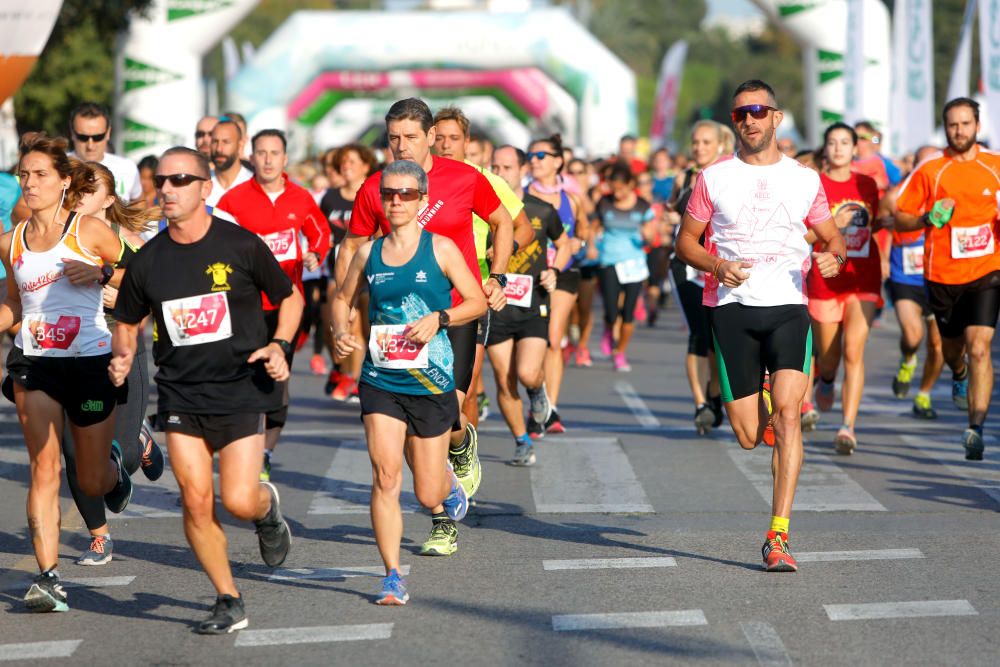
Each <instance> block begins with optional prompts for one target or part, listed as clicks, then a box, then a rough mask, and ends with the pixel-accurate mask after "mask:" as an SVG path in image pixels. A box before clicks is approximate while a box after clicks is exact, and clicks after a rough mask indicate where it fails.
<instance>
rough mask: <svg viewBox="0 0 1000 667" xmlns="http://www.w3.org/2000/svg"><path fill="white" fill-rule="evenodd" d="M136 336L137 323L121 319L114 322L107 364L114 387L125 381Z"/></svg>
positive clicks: (137, 332)
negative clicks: (109, 360) (108, 362)
mask: <svg viewBox="0 0 1000 667" xmlns="http://www.w3.org/2000/svg"><path fill="white" fill-rule="evenodd" d="M138 337H139V325H138V324H126V323H125V322H121V321H119V322H116V323H115V330H114V332H113V333H112V334H111V363H110V364H109V365H108V377H110V378H111V382H112V383H113V384H114V385H115V386H116V387H120V386H122V384H124V383H125V378H127V377H128V374H129V371H130V370H132V360H133V359H134V358H135V348H136V341H137V339H138Z"/></svg>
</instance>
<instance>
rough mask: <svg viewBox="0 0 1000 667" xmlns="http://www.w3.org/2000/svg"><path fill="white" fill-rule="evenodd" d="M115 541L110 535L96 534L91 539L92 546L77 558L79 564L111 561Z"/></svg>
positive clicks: (97, 563) (101, 563) (102, 563)
mask: <svg viewBox="0 0 1000 667" xmlns="http://www.w3.org/2000/svg"><path fill="white" fill-rule="evenodd" d="M113 550H114V543H113V542H112V541H111V536H110V535H94V536H93V538H92V539H91V540H90V548H88V549H87V550H86V551H84V552H83V554H81V556H80V557H79V558H77V559H76V564H77V565H106V564H107V563H110V562H111V556H112V553H111V552H112V551H113Z"/></svg>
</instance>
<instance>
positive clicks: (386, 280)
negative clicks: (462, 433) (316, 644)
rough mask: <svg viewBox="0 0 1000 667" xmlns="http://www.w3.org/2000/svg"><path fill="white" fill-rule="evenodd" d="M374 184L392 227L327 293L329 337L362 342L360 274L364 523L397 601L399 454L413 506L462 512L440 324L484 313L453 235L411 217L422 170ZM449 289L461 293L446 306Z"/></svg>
mask: <svg viewBox="0 0 1000 667" xmlns="http://www.w3.org/2000/svg"><path fill="white" fill-rule="evenodd" d="M380 190H381V195H382V207H383V209H384V211H385V215H386V218H387V219H388V220H389V225H390V227H391V228H392V231H390V232H389V234H387V235H386V236H384V237H382V238H380V239H377V240H375V241H369V242H368V243H366V244H365V245H363V246H362V247H361V249H360V250H359V251H358V253H357V254H356V255H355V256H354V259H353V260H352V262H351V266H350V269H349V270H348V274H347V278H346V280H345V281H344V283H343V285H341V286H340V288H339V290H338V291H337V294H336V296H335V297H334V300H333V323H334V343H335V346H336V353H337V356H338V357H342V356H346V355H348V354H350V353H351V352H353V351H355V350H364V349H365V344H364V342H363V341H361V340H359V339H358V338H357V337H356V336H355V335H354V334H353V333H351V326H350V319H351V318H350V313H351V308H352V306H353V304H354V303H355V299H356V298H357V295H358V293H359V291H360V287H361V286H362V285H363V284H364V283H363V282H362V281H364V282H365V283H367V284H368V290H369V301H368V303H369V306H368V313H369V318H370V321H371V325H372V326H371V337H370V339H369V341H368V345H367V354H366V356H365V362H364V365H363V366H362V369H361V377H360V378H359V380H358V382H359V392H358V393H359V398H360V399H361V418H362V421H363V422H364V425H365V437H366V439H367V441H368V453H369V455H370V457H371V460H372V473H373V479H374V483H373V485H372V497H371V516H372V528H373V529H374V531H375V542H376V544H377V545H378V550H379V554H380V555H381V556H382V561H383V562H384V564H385V571H386V577H385V579H384V580H383V582H382V591H381V592H380V593H379V594H378V596H377V597H376V599H375V602H376V604H405V603H406V601H407V600H408V599H409V595H408V593H407V592H406V582H405V581H404V580H403V579H402V578H400V576H399V545H400V541H401V540H402V537H403V515H402V512H401V510H400V506H399V494H400V490H401V487H402V484H403V453H404V450H405V451H406V454H407V456H406V460H407V462H408V463H409V465H410V469H411V470H412V471H413V490H414V493H415V494H416V496H417V500H418V501H419V502H420V504H421V505H423V506H424V507H427V508H433V507H436V506H438V505H441V504H443V505H444V507H445V510H446V511H447V513H448V516H449V517H450V518H451V519H452V520H455V521H457V520H460V519H461V518H462V517H464V516H465V512H466V510H467V509H468V499H467V498H466V496H465V491H464V490H463V489H462V486H461V485H460V484H459V483H458V479H457V478H456V477H455V475H454V473H453V472H452V471H451V468H450V467H449V465H448V438H449V435H450V433H451V430H452V426H453V424H454V423H455V422H456V421H457V420H458V400H457V398H456V397H455V382H454V369H453V365H454V356H453V354H452V350H451V344H450V343H449V342H448V337H447V335H445V331H444V330H445V329H446V328H447V327H448V326H454V325H459V324H464V323H466V322H472V321H474V320H475V319H477V318H478V317H480V316H481V315H483V314H484V313H485V312H486V296H485V295H484V294H483V289H482V284H481V282H480V281H479V279H478V277H476V276H473V275H472V273H471V272H470V271H469V269H468V267H467V266H466V264H465V261H464V259H463V258H462V254H461V252H460V251H459V249H458V247H457V246H456V245H455V244H454V242H452V241H451V240H450V239H448V238H447V237H444V236H439V235H434V234H431V233H429V232H425V231H423V230H422V228H421V227H420V225H419V224H418V223H417V212H418V211H419V210H420V209H421V208H422V207H423V206H426V205H427V175H426V174H425V173H424V170H423V169H421V168H420V166H419V165H418V164H416V163H415V162H409V161H399V162H393V163H392V164H390V165H389V166H388V167H386V169H385V170H384V171H383V172H382V180H381V184H380ZM452 288H454V289H455V290H457V291H458V294H459V295H460V296H461V302H460V303H459V305H457V306H454V307H452V306H451V303H452V298H451V290H452Z"/></svg>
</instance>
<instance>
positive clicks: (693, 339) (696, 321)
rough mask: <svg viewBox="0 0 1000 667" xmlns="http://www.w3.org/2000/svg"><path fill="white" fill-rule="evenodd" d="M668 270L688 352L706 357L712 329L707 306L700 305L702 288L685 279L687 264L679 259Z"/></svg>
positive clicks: (709, 348)
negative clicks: (685, 335)
mask: <svg viewBox="0 0 1000 667" xmlns="http://www.w3.org/2000/svg"><path fill="white" fill-rule="evenodd" d="M670 272H671V275H672V277H673V279H674V288H675V289H676V291H677V300H678V301H679V302H680V304H681V311H682V312H683V313H684V320H685V321H686V322H687V326H688V332H689V334H688V354H693V355H694V356H696V357H707V356H708V352H709V350H711V349H713V348H712V329H711V327H710V326H709V325H708V308H706V307H705V306H703V305H702V302H701V301H702V293H703V292H704V290H705V288H703V287H702V286H701V285H699V284H698V283H694V282H691V281H690V280H688V279H687V265H686V264H684V262H682V261H680V260H679V259H675V260H674V261H673V262H671V264H670Z"/></svg>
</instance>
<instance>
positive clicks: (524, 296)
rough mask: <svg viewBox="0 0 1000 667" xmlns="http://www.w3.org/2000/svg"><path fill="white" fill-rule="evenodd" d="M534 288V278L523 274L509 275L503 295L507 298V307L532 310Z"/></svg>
mask: <svg viewBox="0 0 1000 667" xmlns="http://www.w3.org/2000/svg"><path fill="white" fill-rule="evenodd" d="M534 286H535V277H534V276H528V275H525V274H523V273H508V274H507V286H506V287H504V288H503V295H504V296H505V297H507V305H508V306H519V307H521V308H530V307H531V294H532V292H534V289H533V288H534Z"/></svg>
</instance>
